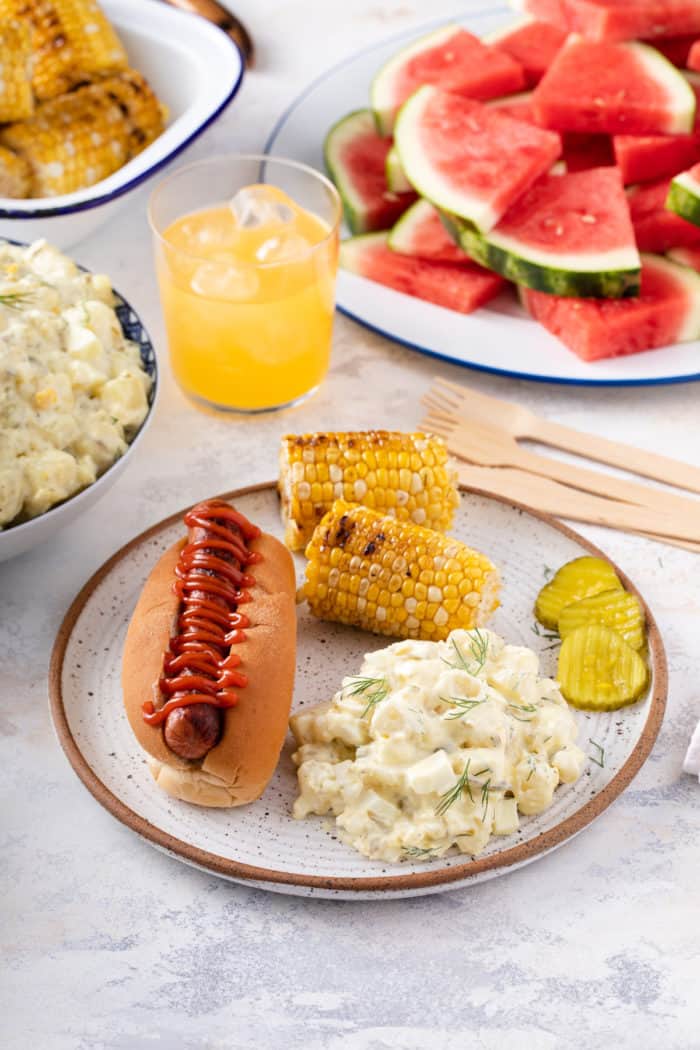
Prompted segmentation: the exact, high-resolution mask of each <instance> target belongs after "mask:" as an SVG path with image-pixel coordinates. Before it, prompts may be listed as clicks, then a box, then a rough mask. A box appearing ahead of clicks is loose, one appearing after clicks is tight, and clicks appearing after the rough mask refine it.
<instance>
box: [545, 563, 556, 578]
mask: <svg viewBox="0 0 700 1050" xmlns="http://www.w3.org/2000/svg"><path fill="white" fill-rule="evenodd" d="M542 575H543V576H544V578H545V580H548V579H549V578H550V577H551V576H553V575H554V569H550V567H549V565H545V566H543V568H542Z"/></svg>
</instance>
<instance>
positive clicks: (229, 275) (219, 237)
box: [156, 185, 338, 411]
mask: <svg viewBox="0 0 700 1050" xmlns="http://www.w3.org/2000/svg"><path fill="white" fill-rule="evenodd" d="M246 195H247V196H246ZM241 202H242V203H241ZM337 250H338V244H337V231H332V230H331V228H330V226H328V225H327V224H326V223H325V222H324V221H323V220H322V219H321V218H319V217H318V216H317V215H314V214H313V213H312V212H310V211H307V210H306V209H304V208H302V207H301V206H300V205H298V204H296V203H295V202H294V201H293V200H291V198H289V197H288V196H286V194H284V193H283V192H282V191H281V190H277V189H275V188H274V187H271V186H268V185H264V186H252V187H246V189H245V190H244V191H243V196H241V194H238V195H237V197H236V199H235V200H234V202H232V206H229V204H218V205H215V206H212V207H208V208H204V209H202V210H201V211H194V212H191V213H190V214H187V215H184V216H183V217H182V218H179V219H177V220H176V221H175V222H173V223H171V225H169V226H168V227H167V228H166V229H165V230H164V232H163V235H162V241H161V243H160V244H159V245H158V247H157V250H156V258H157V267H158V277H159V284H160V292H161V299H162V304H163V312H164V316H165V323H166V329H167V333H168V342H169V346H170V357H171V362H172V366H173V371H174V373H175V377H176V379H177V381H178V382H179V384H180V386H181V387H182V388H183V389H184V390H185V391H186V392H187V393H189V394H191V395H193V396H194V397H196V398H199V399H201V400H204V401H206V402H208V403H209V404H211V405H215V406H220V407H225V408H235V409H242V410H248V411H250V410H255V409H264V408H268V407H271V406H279V405H283V404H288V403H290V402H293V401H295V400H297V399H298V398H300V397H302V396H303V395H304V394H306V393H308V392H309V391H311V390H313V389H314V388H315V387H316V386H318V384H319V383H320V382H321V380H322V379H323V377H324V375H325V373H326V371H327V369H328V359H329V355H330V346H331V330H332V323H333V292H334V283H335V273H336V268H337Z"/></svg>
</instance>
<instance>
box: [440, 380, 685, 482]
mask: <svg viewBox="0 0 700 1050" xmlns="http://www.w3.org/2000/svg"><path fill="white" fill-rule="evenodd" d="M424 404H426V405H427V406H428V408H430V409H434V410H436V411H438V412H447V413H449V414H452V415H458V416H460V417H462V418H465V419H468V420H471V419H479V420H483V421H484V422H487V423H489V422H490V423H492V424H493V423H495V424H497V425H498V426H499V427H501V429H503V430H505V431H507V432H508V433H509V434H510V435H511V436H512V437H513V438H528V439H529V440H531V441H539V442H540V443H541V444H543V445H550V446H551V447H552V448H560V449H563V450H564V451H566V452H573V453H576V454H577V455H580V456H585V457H587V458H588V459H593V460H595V461H596V462H598V463H607V464H608V465H609V466H611V467H620V468H621V469H622V470H628V471H630V472H631V473H632V474H639V475H641V476H642V477H645V478H653V479H654V480H655V481H664V482H666V484H667V485H675V486H676V487H677V488H681V489H687V490H688V491H690V492H697V493H700V468H698V467H693V466H691V464H689V463H681V462H680V461H679V460H676V459H671V458H670V457H669V456H661V455H659V454H658V453H656V452H649V451H647V450H646V449H640V448H634V447H633V446H632V445H625V444H622V443H620V442H617V441H609V440H608V439H607V438H602V437H598V436H597V435H596V434H586V433H584V432H583V431H581V430H574V429H573V428H572V427H566V426H563V425H562V424H561V423H553V422H551V421H550V420H549V419H542V417H541V416H537V415H535V413H534V412H531V411H530V409H529V408H525V406H524V405H518V404H515V403H514V402H510V401H501V400H500V399H499V398H497V397H490V396H489V395H488V394H481V393H478V392H477V391H476V390H471V389H469V387H465V386H461V385H459V384H457V383H450V382H449V381H448V380H446V379H441V378H440V377H439V376H436V378H435V385H434V386H433V388H432V389H431V390H430V391H429V392H428V393H427V394H426V396H425V398H424Z"/></svg>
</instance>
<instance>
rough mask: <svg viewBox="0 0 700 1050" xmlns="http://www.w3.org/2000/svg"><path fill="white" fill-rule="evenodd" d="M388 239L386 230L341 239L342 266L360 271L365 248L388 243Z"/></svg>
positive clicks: (355, 271)
mask: <svg viewBox="0 0 700 1050" xmlns="http://www.w3.org/2000/svg"><path fill="white" fill-rule="evenodd" d="M386 239H387V235H386V231H379V232H378V233H363V234H361V235H360V236H359V237H348V238H347V240H344V241H341V242H340V251H339V254H338V264H339V266H340V268H341V269H342V270H349V271H350V273H360V272H361V269H362V267H361V266H360V260H361V259H362V255H363V253H364V250H365V248H367V247H369V246H370V245H372V244H386Z"/></svg>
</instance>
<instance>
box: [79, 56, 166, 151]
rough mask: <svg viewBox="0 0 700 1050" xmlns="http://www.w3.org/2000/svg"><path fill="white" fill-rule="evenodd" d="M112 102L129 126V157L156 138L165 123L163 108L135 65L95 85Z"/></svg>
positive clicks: (164, 110)
mask: <svg viewBox="0 0 700 1050" xmlns="http://www.w3.org/2000/svg"><path fill="white" fill-rule="evenodd" d="M95 86H96V88H97V89H102V90H103V91H104V92H106V94H107V95H108V96H109V98H111V99H112V101H113V102H115V103H116V104H117V105H118V106H119V108H120V110H121V111H122V114H123V115H124V118H125V119H126V121H127V123H128V126H129V137H128V150H129V157H135V156H136V154H137V153H140V152H141V150H142V149H145V148H146V146H148V145H150V144H151V142H153V140H154V139H156V138H158V136H159V135H160V133H161V132H162V131H163V128H164V126H165V120H166V117H167V111H166V109H165V107H164V106H163V104H162V103H161V102H160V101H159V100H158V98H157V96H156V95H155V93H154V91H153V89H152V88H151V86H150V84H149V83H148V81H147V80H146V78H145V77H144V76H142V75H141V73H138V72H137V71H136V70H135V69H126V70H124V72H122V73H118V74H117V75H116V76H113V77H108V78H107V79H106V80H103V81H102V82H101V83H100V84H98V85H95Z"/></svg>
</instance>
